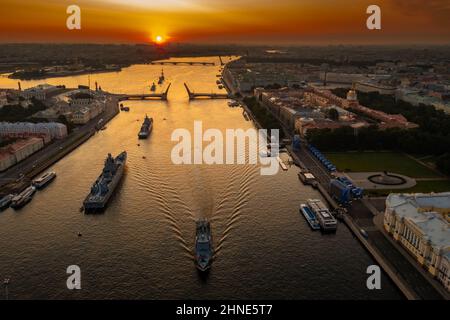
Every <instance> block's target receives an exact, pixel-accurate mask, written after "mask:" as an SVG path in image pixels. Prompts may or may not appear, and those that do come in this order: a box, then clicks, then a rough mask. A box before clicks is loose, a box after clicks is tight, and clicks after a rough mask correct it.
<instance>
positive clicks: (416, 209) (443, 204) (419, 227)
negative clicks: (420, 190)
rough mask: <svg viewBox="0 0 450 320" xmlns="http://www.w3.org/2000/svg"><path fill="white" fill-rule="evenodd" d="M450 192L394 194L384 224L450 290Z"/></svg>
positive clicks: (389, 197)
mask: <svg viewBox="0 0 450 320" xmlns="http://www.w3.org/2000/svg"><path fill="white" fill-rule="evenodd" d="M449 221H450V192H446V193H436V194H435V193H431V194H390V195H389V196H388V197H387V199H386V211H385V214H384V228H385V229H386V231H387V232H388V233H389V234H391V235H392V236H393V238H394V239H395V240H397V241H398V242H399V243H400V244H401V245H402V246H403V247H404V248H405V249H406V250H407V251H408V252H409V253H410V254H411V255H412V256H413V257H414V258H415V259H416V260H417V261H418V263H419V264H420V265H421V266H423V268H425V269H426V270H427V271H428V272H429V273H430V274H431V275H432V276H434V277H436V278H437V279H438V280H439V281H440V282H441V283H442V284H443V285H444V287H445V288H446V289H447V290H449V291H450V285H449V278H450V264H449V260H450V229H449Z"/></svg>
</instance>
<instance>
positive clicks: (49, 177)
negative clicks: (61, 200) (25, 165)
mask: <svg viewBox="0 0 450 320" xmlns="http://www.w3.org/2000/svg"><path fill="white" fill-rule="evenodd" d="M55 178H56V172H54V171H51V172H47V173H46V174H44V175H43V176H41V177H39V178H37V179H34V180H33V181H32V185H33V186H35V187H36V188H37V189H43V188H45V187H46V186H47V185H48V184H49V183H50V182H52V181H53V180H54V179H55Z"/></svg>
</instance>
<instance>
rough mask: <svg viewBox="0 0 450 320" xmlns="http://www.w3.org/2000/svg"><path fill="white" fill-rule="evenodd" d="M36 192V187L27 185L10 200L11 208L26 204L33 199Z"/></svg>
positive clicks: (18, 207)
mask: <svg viewBox="0 0 450 320" xmlns="http://www.w3.org/2000/svg"><path fill="white" fill-rule="evenodd" d="M35 192H36V188H35V187H33V186H29V187H28V188H26V189H25V190H24V191H22V192H21V193H19V194H18V195H16V196H15V197H14V198H13V199H12V201H11V208H13V209H20V208H22V207H24V206H26V205H27V204H28V203H29V202H30V201H31V199H33V196H34V194H35Z"/></svg>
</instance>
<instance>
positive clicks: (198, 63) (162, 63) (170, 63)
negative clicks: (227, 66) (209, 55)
mask: <svg viewBox="0 0 450 320" xmlns="http://www.w3.org/2000/svg"><path fill="white" fill-rule="evenodd" d="M150 64H151V65H160V66H178V65H183V64H185V65H190V66H215V65H216V64H215V63H214V62H202V61H152V62H150Z"/></svg>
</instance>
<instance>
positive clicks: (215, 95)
mask: <svg viewBox="0 0 450 320" xmlns="http://www.w3.org/2000/svg"><path fill="white" fill-rule="evenodd" d="M184 87H185V88H186V91H187V93H188V95H189V100H194V99H197V98H209V99H230V95H229V94H228V93H214V92H211V93H206V92H201V93H199V92H194V91H191V90H190V89H189V87H188V85H187V84H186V83H184Z"/></svg>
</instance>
